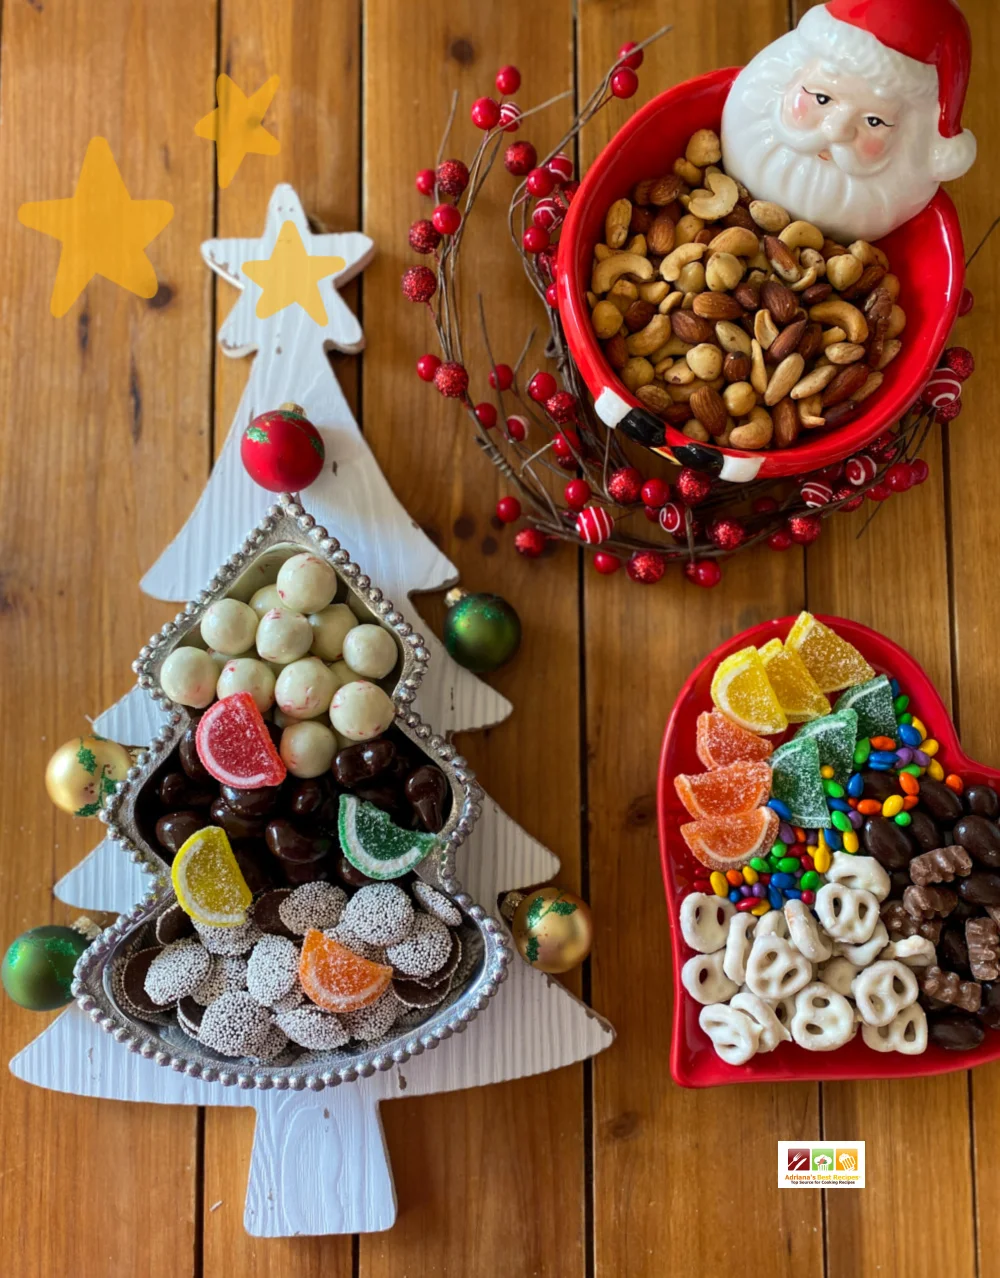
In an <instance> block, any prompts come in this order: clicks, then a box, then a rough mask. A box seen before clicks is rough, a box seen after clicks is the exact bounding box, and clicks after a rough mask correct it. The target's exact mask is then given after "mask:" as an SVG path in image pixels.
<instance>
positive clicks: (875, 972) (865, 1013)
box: [852, 959, 918, 1025]
mask: <svg viewBox="0 0 1000 1278" xmlns="http://www.w3.org/2000/svg"><path fill="white" fill-rule="evenodd" d="M852 990H853V993H854V1001H855V1002H856V1003H857V1005H858V1011H859V1012H860V1013H861V1019H862V1020H863V1021H864V1022H865V1023H866V1024H867V1025H888V1024H889V1022H890V1021H891V1020H892V1019H893V1018H894V1017H896V1016H898V1015H899V1013H900V1012H901V1011H902V1010H903V1008H904V1007H909V1006H910V1004H911V1003H915V1002H916V1001H917V993H918V987H917V978H916V977H915V976H914V975H913V971H912V969H911V968H908V967H906V966H905V964H903V963H900V962H898V961H897V960H895V959H880V960H879V961H878V962H877V963H873V964H872V965H871V967H869V968H866V969H865V971H863V972H860V973H859V974H858V975H857V976H856V977H855V978H854V985H853V986H852Z"/></svg>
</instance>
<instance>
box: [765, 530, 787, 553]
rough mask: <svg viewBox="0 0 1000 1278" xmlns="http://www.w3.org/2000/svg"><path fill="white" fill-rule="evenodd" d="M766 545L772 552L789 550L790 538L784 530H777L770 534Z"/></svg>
mask: <svg viewBox="0 0 1000 1278" xmlns="http://www.w3.org/2000/svg"><path fill="white" fill-rule="evenodd" d="M767 544H768V545H769V546H770V547H771V549H772V550H791V548H792V538H791V536H790V535H789V533H788V530H787V529H785V528H779V529H778V530H777V531H776V532H773V533H771V535H770V537H768V539H767Z"/></svg>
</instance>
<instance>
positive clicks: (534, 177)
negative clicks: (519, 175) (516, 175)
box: [524, 169, 556, 196]
mask: <svg viewBox="0 0 1000 1278" xmlns="http://www.w3.org/2000/svg"><path fill="white" fill-rule="evenodd" d="M555 184H556V180H555V178H554V177H553V176H552V174H551V173H550V172H549V171H548V169H532V170H531V172H530V173H529V174H528V176H527V178H526V179H525V183H524V185H525V187H526V188H527V191H528V194H529V195H537V196H545V195H550V194H551V192H552V190H553V188H554V187H555Z"/></svg>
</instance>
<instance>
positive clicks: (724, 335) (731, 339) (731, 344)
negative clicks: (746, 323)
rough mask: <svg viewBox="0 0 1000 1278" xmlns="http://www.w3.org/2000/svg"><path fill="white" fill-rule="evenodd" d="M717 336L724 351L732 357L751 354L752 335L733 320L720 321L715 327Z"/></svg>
mask: <svg viewBox="0 0 1000 1278" xmlns="http://www.w3.org/2000/svg"><path fill="white" fill-rule="evenodd" d="M715 336H716V337H717V338H718V339H719V345H720V346H721V347H722V349H723V350H724V351H728V352H729V354H730V355H749V354H750V335H749V334H748V333H747V331H746V329H745V328H741V327H740V325H739V324H734V323H733V321H732V320H719V322H718V323H717V324H716V326H715Z"/></svg>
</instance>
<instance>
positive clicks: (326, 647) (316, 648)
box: [309, 604, 358, 661]
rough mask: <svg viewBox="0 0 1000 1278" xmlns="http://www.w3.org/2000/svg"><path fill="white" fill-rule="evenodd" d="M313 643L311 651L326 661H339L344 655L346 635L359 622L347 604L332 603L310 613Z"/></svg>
mask: <svg viewBox="0 0 1000 1278" xmlns="http://www.w3.org/2000/svg"><path fill="white" fill-rule="evenodd" d="M309 624H310V626H312V631H313V643H312V648H311V649H310V651H311V652H312V654H313V656H315V657H322V658H323V660H324V661H339V660H340V658H341V657H342V656H343V655H344V636H345V635H346V634H347V633H348V631H350V630H353V629H354V628H355V626H357V624H358V619H357V617H355V615H354V613H353V612H351V610H350V608H348V606H347V604H331V605H330V606H329V608H324V609H323V610H322V612H313V613H310V614H309Z"/></svg>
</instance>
